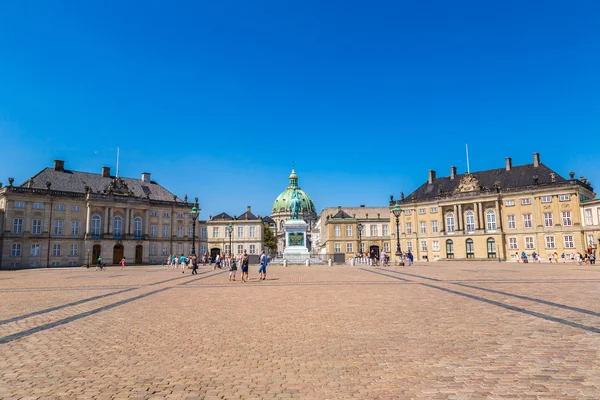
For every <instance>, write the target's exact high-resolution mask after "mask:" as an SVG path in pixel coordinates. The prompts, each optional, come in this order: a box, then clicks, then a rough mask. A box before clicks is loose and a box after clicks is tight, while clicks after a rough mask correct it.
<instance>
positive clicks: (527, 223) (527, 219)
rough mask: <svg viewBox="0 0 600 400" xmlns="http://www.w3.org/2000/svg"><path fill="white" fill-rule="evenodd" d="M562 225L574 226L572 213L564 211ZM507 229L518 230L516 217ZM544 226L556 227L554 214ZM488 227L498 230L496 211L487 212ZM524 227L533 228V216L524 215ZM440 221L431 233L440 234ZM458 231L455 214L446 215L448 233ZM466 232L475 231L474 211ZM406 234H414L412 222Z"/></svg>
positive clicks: (510, 219)
mask: <svg viewBox="0 0 600 400" xmlns="http://www.w3.org/2000/svg"><path fill="white" fill-rule="evenodd" d="M561 214H562V225H563V226H572V225H573V218H572V216H571V211H562V213H561ZM506 219H507V227H508V229H516V227H517V224H516V219H515V216H514V215H507V216H506ZM544 226H547V227H552V226H554V219H553V214H552V213H551V212H545V213H544ZM486 227H487V230H488V231H493V230H496V229H497V224H496V212H495V211H494V210H488V211H487V212H486ZM523 227H524V228H532V227H533V216H532V214H523ZM438 229H439V228H438V221H431V232H432V233H437V232H438ZM455 229H456V221H455V218H454V214H453V213H448V214H446V231H447V232H448V233H452V232H455ZM465 230H466V231H467V232H473V231H475V214H473V212H472V211H468V212H467V213H466V214H465ZM419 232H420V233H422V234H426V233H427V222H425V221H421V222H420V223H419ZM406 234H408V235H410V234H412V222H407V223H406Z"/></svg>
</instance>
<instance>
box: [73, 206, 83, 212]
mask: <svg viewBox="0 0 600 400" xmlns="http://www.w3.org/2000/svg"><path fill="white" fill-rule="evenodd" d="M71 211H72V212H79V211H81V207H79V206H73V207H71Z"/></svg>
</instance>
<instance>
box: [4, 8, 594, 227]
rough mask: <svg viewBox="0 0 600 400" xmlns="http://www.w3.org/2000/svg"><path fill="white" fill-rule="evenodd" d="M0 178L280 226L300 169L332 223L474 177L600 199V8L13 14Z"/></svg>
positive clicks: (7, 13) (9, 11)
mask: <svg viewBox="0 0 600 400" xmlns="http://www.w3.org/2000/svg"><path fill="white" fill-rule="evenodd" d="M0 57H1V58H0V143H1V145H2V147H3V149H2V153H1V154H2V158H0V181H2V182H4V183H6V182H7V177H8V176H12V177H15V180H16V181H17V182H19V183H20V182H22V181H24V180H25V179H27V178H28V177H29V176H31V175H33V174H34V173H36V172H37V171H39V170H41V169H42V168H44V167H46V166H51V165H52V160H54V159H64V160H65V161H66V165H65V166H66V168H68V169H73V170H80V171H97V172H100V167H101V166H103V165H109V166H111V167H112V168H113V171H114V168H115V164H116V149H117V147H120V149H121V162H120V175H121V176H127V177H140V176H141V172H144V171H148V172H151V173H152V177H153V179H155V180H157V181H158V182H159V183H161V184H163V185H165V186H166V187H167V188H168V189H170V190H171V191H173V192H175V193H176V194H178V195H180V196H183V195H184V194H186V193H187V194H188V195H189V196H190V198H193V197H194V196H198V197H199V198H200V203H201V207H202V214H201V218H203V219H204V218H208V216H209V215H216V214H217V213H219V212H221V211H226V212H228V213H230V214H236V215H239V214H241V213H243V212H244V211H245V208H246V206H247V205H251V206H252V207H253V211H254V212H255V213H257V214H261V215H266V214H269V213H270V208H271V206H272V202H273V200H274V199H275V197H276V196H277V195H278V194H279V193H280V192H281V191H282V190H283V189H284V188H285V187H286V186H287V183H288V182H287V177H288V175H289V172H290V169H291V164H292V161H295V163H296V170H297V172H298V175H299V178H300V185H301V187H302V188H303V189H304V190H305V191H307V192H308V193H309V194H310V195H311V196H312V198H313V199H314V201H315V205H316V207H317V209H318V211H319V212H320V211H321V209H323V208H324V207H329V206H337V205H348V206H349V205H359V204H366V205H383V204H386V203H387V201H388V196H389V195H390V194H395V195H396V197H398V195H399V193H400V191H404V192H405V193H406V194H408V193H409V192H411V191H412V190H414V189H416V188H417V187H418V186H419V185H420V184H422V183H423V181H424V180H426V179H427V170H428V169H434V170H436V171H438V176H445V175H448V173H449V167H450V165H456V166H457V167H458V170H459V173H462V172H464V171H465V169H466V162H465V143H467V142H468V143H469V150H470V156H471V157H470V161H471V169H472V170H481V169H490V168H497V167H503V166H504V157H506V156H511V157H513V163H514V164H523V163H531V162H532V159H533V158H532V153H533V152H534V151H537V152H540V153H541V159H542V162H544V163H545V164H547V165H549V166H550V167H551V168H553V169H555V170H556V171H557V172H558V173H560V174H561V175H563V176H568V172H569V171H575V172H576V174H577V176H580V175H585V176H586V177H588V178H589V179H591V180H592V182H593V184H594V185H595V186H600V169H599V168H598V167H599V166H600V162H599V161H598V154H599V152H598V146H599V144H600V139H599V138H598V134H599V128H600V73H599V71H600V2H598V1H583V0H581V1H579V0H578V1H501V2H500V1H496V2H489V1H470V2H464V1H390V2H378V1H362V2H357V1H348V0H343V1H312V0H310V1H297V2H291V1H257V2H249V1H228V0H219V1H203V2H201V1H190V2H183V1H169V2H167V1H145V2H139V1H135V2H134V1H106V0H103V1H75V0H74V1H58V0H55V1H41V0H40V1H16V0H15V1H4V2H0Z"/></svg>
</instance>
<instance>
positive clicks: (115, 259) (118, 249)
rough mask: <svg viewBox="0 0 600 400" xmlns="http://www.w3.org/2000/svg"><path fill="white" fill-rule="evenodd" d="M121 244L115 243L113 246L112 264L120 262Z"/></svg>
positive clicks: (121, 256)
mask: <svg viewBox="0 0 600 400" xmlns="http://www.w3.org/2000/svg"><path fill="white" fill-rule="evenodd" d="M123 253H124V251H123V245H122V244H115V247H114V248H113V264H119V263H120V262H121V258H123Z"/></svg>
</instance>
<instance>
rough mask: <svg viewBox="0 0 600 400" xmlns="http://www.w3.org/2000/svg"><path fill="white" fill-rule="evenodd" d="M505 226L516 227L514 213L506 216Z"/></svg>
mask: <svg viewBox="0 0 600 400" xmlns="http://www.w3.org/2000/svg"><path fill="white" fill-rule="evenodd" d="M506 226H508V229H517V220H516V219H515V216H514V215H507V216H506Z"/></svg>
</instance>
